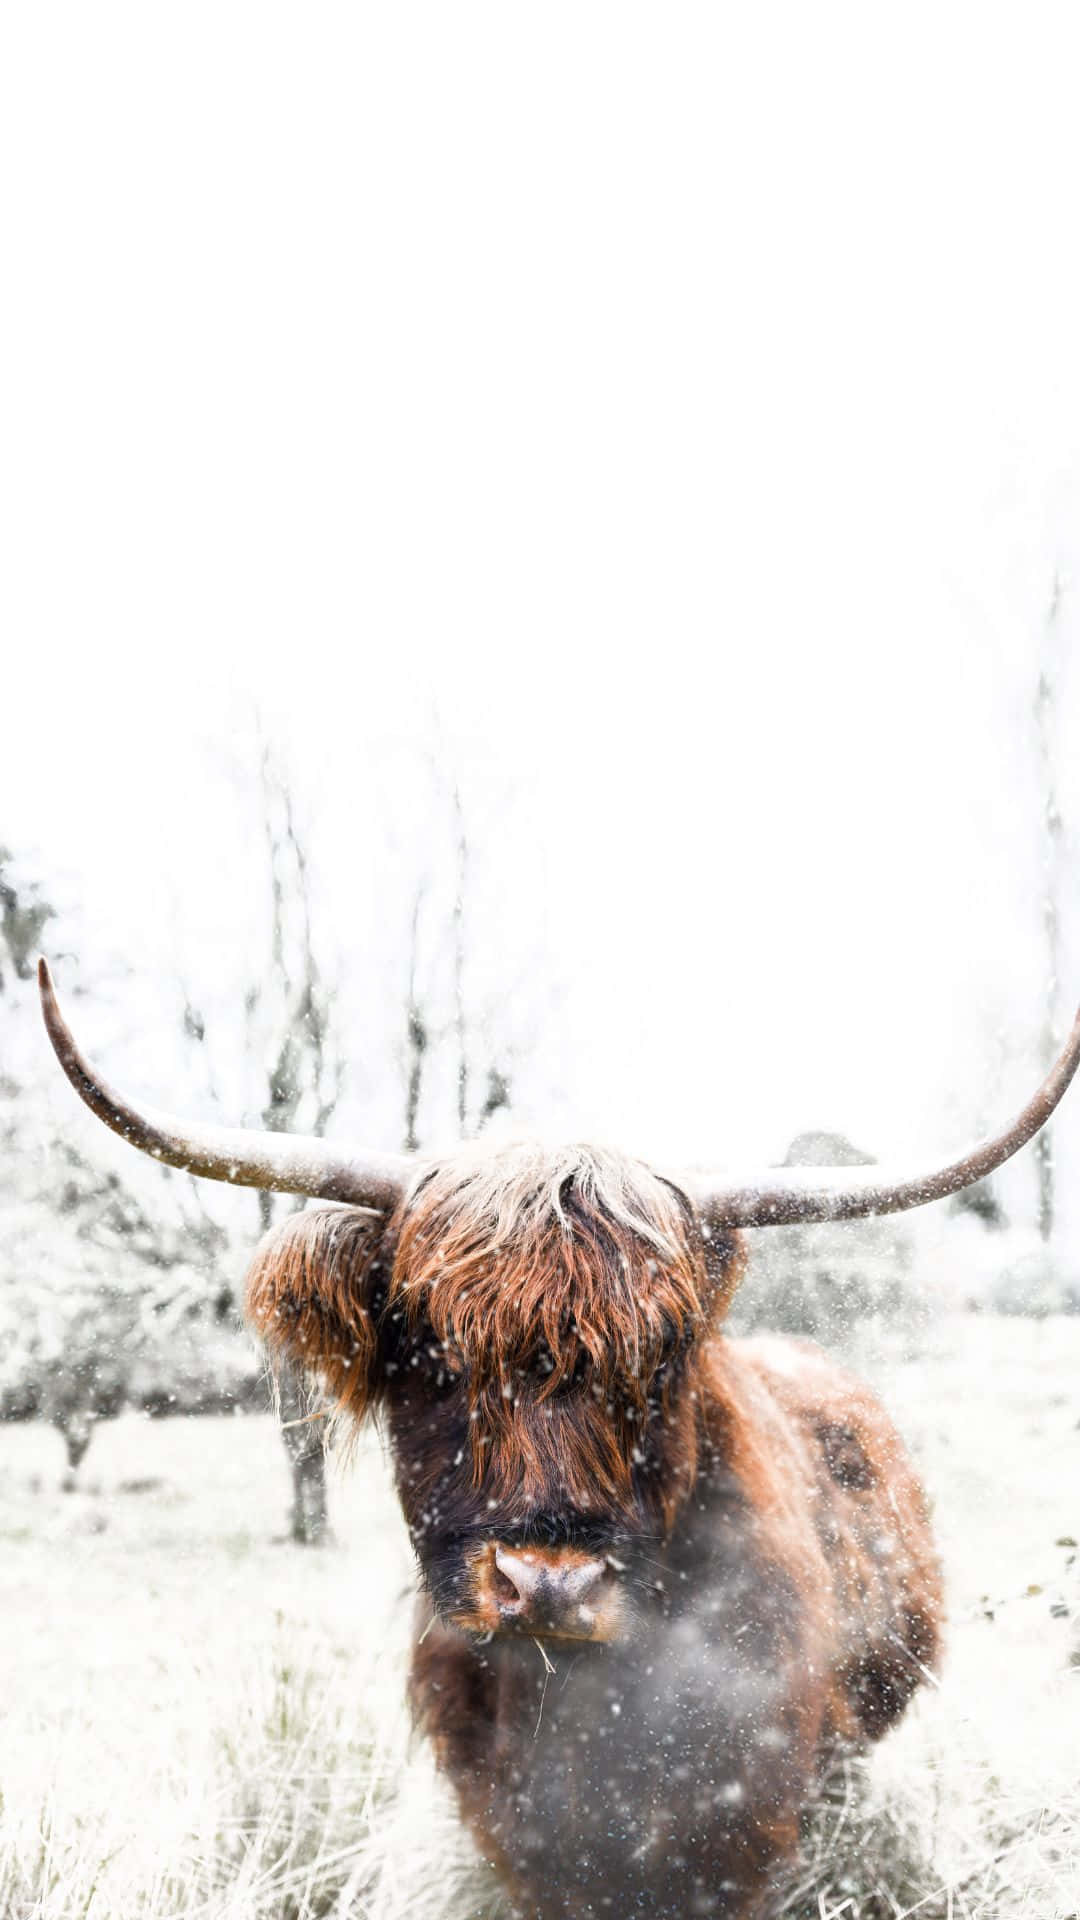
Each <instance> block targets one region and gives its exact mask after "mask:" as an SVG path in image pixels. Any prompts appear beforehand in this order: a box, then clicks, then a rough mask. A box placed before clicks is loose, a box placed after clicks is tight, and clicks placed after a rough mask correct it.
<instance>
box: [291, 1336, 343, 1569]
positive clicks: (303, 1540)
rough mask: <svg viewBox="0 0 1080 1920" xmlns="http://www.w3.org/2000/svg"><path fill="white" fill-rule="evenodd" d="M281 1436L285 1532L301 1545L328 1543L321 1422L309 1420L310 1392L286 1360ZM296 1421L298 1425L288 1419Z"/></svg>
mask: <svg viewBox="0 0 1080 1920" xmlns="http://www.w3.org/2000/svg"><path fill="white" fill-rule="evenodd" d="M278 1393H279V1396H280V1405H281V1424H282V1435H281V1437H282V1439H283V1441H284V1442H285V1452H286V1453H287V1454H288V1457H289V1466H290V1468H291V1469H292V1482H293V1498H292V1511H291V1513H290V1516H289V1536H290V1538H291V1539H293V1540H295V1541H296V1543H297V1545H298V1546H301V1547H325V1546H329V1544H330V1543H331V1541H332V1539H333V1535H332V1533H331V1531H330V1518H329V1513H328V1511H327V1501H326V1453H325V1451H324V1448H323V1422H322V1421H321V1420H309V1419H308V1418H307V1415H308V1414H310V1412H311V1399H312V1397H311V1393H310V1391H309V1389H308V1387H307V1384H306V1382H305V1380H304V1377H303V1375H302V1374H301V1373H300V1372H299V1371H298V1370H297V1368H295V1367H294V1366H292V1364H291V1363H290V1362H289V1361H288V1360H283V1361H281V1363H280V1365H279V1368H278ZM295 1421H299V1422H300V1424H299V1425H293V1424H291V1423H292V1422H295Z"/></svg>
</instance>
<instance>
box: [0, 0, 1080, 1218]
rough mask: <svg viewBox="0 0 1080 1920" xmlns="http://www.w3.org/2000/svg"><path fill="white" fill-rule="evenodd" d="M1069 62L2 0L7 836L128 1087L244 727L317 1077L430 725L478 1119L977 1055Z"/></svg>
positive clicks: (646, 1133)
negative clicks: (56, 895)
mask: <svg viewBox="0 0 1080 1920" xmlns="http://www.w3.org/2000/svg"><path fill="white" fill-rule="evenodd" d="M1078 52H1080V42H1078V27H1077V20H1076V16H1075V13H1074V12H1073V11H1072V10H1071V9H1069V8H1066V7H1056V8H1055V7H1045V8H1044V7H1038V6H1031V5H1025V6H1024V7H1020V6H1019V5H1017V6H1013V7H1002V8H979V9H975V8H950V7H948V6H945V7H941V6H936V7H934V8H933V9H929V8H926V9H920V8H908V9H905V10H903V12H902V13H899V14H890V13H883V12H880V11H878V10H876V9H867V8H865V7H860V8H856V7H850V8H838V7H831V6H816V7H813V8H795V7H771V6H763V7H758V8H754V9H749V8H739V9H735V8H715V7H708V8H704V7H696V6H686V7H679V8H674V9H672V8H663V9H660V8H643V7H639V6H635V5H620V6H619V7H618V8H617V9H616V8H614V7H608V6H584V7H581V6H576V5H575V6H573V7H571V6H565V5H559V4H556V5H551V6H546V7H544V8H542V9H525V8H518V7H513V6H510V7H508V6H506V5H505V4H504V5H499V6H495V5H463V6H455V7H440V8H430V9H429V8H418V7H414V6H410V5H407V4H406V5H402V4H395V5H393V6H373V7H367V8H361V9H354V8H343V7H340V8H339V7H333V6H326V7H320V8H317V9H312V8H303V9H301V8H297V7H293V8H288V7H279V6H269V7H263V8H259V9H255V8H252V7H245V6H238V5H229V4H225V5H222V4H220V0H218V3H217V4H215V5H213V6H200V5H189V6H185V7H183V8H179V9H176V8H158V7H145V6H140V7H113V6H108V5H102V6H95V7H93V8H76V7H63V6H60V7H40V6H39V7H27V8H21V9H11V10H9V11H8V12H7V14H6V15H5V18H4V22H3V28H2V45H0V177H2V179H3V182H4V186H3V211H2V232H0V247H2V255H3V260H4V262H5V282H6V289H7V291H6V294H5V298H4V301H3V305H2V309H0V344H2V365H3V370H4V371H3V400H2V419H0V487H2V498H0V529H2V532H0V538H2V541H3V547H4V558H3V566H2V583H0V595H2V629H0V632H2V642H0V644H2V646H3V653H4V659H3V667H2V678H0V709H2V717H0V822H2V831H3V835H4V837H5V839H6V840H8V841H9V842H10V843H12V844H13V845H15V846H17V847H18V848H19V849H20V850H22V851H24V852H27V853H28V854H32V855H34V856H35V857H36V858H38V859H39V860H40V863H41V865H40V871H41V872H42V873H43V874H44V875H46V876H47V877H48V876H56V875H60V876H62V886H63V888H66V890H67V891H66V897H67V898H70V900H71V901H72V902H73V903H77V904H78V906H79V908H80V910H81V913H82V916H83V919H82V928H83V934H82V950H81V953H80V964H83V963H85V965H86V966H87V968H88V969H89V970H91V971H92V969H93V965H94V962H95V959H96V960H97V962H98V963H100V964H102V965H104V964H105V962H106V961H107V960H109V959H110V958H112V957H115V956H118V955H119V956H122V958H123V960H124V962H125V963H126V965H127V967H128V968H129V969H130V970H131V979H132V983H133V985H132V992H133V994H134V995H135V996H136V1000H135V1002H134V1004H136V1005H137V1006H138V1007H139V1009H140V1026H139V1031H138V1032H136V1033H135V1034H132V1033H131V1032H130V1031H129V1030H124V1029H123V1023H122V1022H119V1021H118V1022H117V1023H116V1024H115V1028H114V1030H110V1029H107V1028H105V1027H102V1028H101V1029H100V1033H99V1034H98V1036H97V1037H98V1038H100V1040H101V1041H102V1043H103V1044H108V1045H110V1046H111V1047H112V1048H113V1051H112V1054H111V1059H112V1063H113V1064H115V1062H116V1057H117V1054H116V1049H119V1050H120V1051H121V1052H122V1053H123V1056H124V1059H125V1061H126V1063H127V1078H128V1080H129V1082H131V1083H132V1086H133V1090H134V1091H137V1092H142V1093H143V1094H145V1095H150V1096H152V1097H157V1098H158V1099H160V1100H163V1101H167V1100H168V1097H169V1095H170V1087H169V1086H168V1085H162V1084H161V1082H162V1078H163V1077H165V1078H170V1077H171V1074H170V1068H171V1053H170V1048H171V1046H172V1044H173V1043H172V1042H171V1041H167V1040H166V1039H165V1038H159V1037H158V1035H159V1032H161V1031H163V1023H164V1020H165V1012H164V1008H165V987H168V988H169V989H170V991H171V990H172V989H173V987H174V985H175V979H176V977H177V975H178V974H179V973H183V974H184V976H185V977H186V978H187V979H188V980H189V981H191V982H193V983H194V986H195V989H196V992H197V993H198V994H199V995H201V996H202V997H203V998H205V997H206V996H207V995H209V994H211V992H217V994H218V995H219V998H220V1000H221V1003H222V1005H223V1006H227V1005H228V1003H229V996H230V993H231V992H233V991H234V990H235V992H236V993H237V994H238V993H239V991H240V982H242V981H243V980H246V979H249V978H250V977H251V975H252V973H253V972H254V973H256V974H257V973H258V969H259V965H260V958H259V956H260V953H261V951H262V950H263V949H264V946H265V926H264V923H263V921H262V919H261V918H260V911H261V909H259V907H258V904H257V900H256V895H257V896H258V899H259V900H261V897H262V890H263V889H264V879H265V875H264V867H265V856H264V851H263V847H262V843H261V840H260V839H259V834H258V827H257V822H256V821H255V819H254V816H253V811H252V806H251V804H250V802H251V792H250V778H251V768H252V766H253V765H254V762H253V760H252V756H251V751H250V743H251V740H252V738H253V729H254V727H255V725H256V718H257V720H258V724H259V725H260V726H261V728H262V731H263V734H264V735H265V737H267V738H269V739H271V740H273V741H274V742H275V743H277V745H278V746H279V748H280V750H281V752H282V753H283V754H284V756H285V757H286V759H287V762H288V765H289V768H290V770H291V777H292V780H293V783H294V788H295V792H296V795H297V799H298V805H299V806H300V808H301V811H302V815H303V819H304V822H305V828H306V831H307V834H308V841H309V845H310V847H311V849H312V857H313V863H314V867H315V871H316V877H317V887H318V901H319V908H320V913H321V915H322V920H323V924H324V926H325V927H326V928H327V929H329V930H330V933H331V934H332V938H333V942H334V944H335V948H336V950H337V952H338V953H339V954H340V967H341V980H342V992H343V994H347V995H348V997H349V1005H350V1008H352V1009H354V1012H353V1013H352V1015H351V1018H352V1019H353V1021H354V1026H355V1057H356V1060H357V1063H358V1071H362V1068H363V1063H364V1061H365V1060H368V1059H373V1058H375V1057H376V1055H377V1053H378V1050H379V1049H380V1047H384V1046H385V1045H386V1044H387V1036H386V1034H385V1032H384V1030H383V1026H384V1021H385V1018H386V1017H388V1016H387V1014H386V1009H387V1007H388V1006H389V1005H390V1004H391V1000H392V995H391V992H390V989H389V987H388V985H387V981H386V979H385V978H384V977H380V978H377V979H376V978H375V977H374V973H373V969H374V965H375V963H374V961H373V958H372V956H373V955H375V954H376V953H379V954H382V953H384V952H385V951H386V930H387V923H388V920H389V919H390V918H392V917H393V915H395V914H396V915H398V916H399V917H400V912H401V906H402V900H403V898H404V891H403V888H404V880H403V877H402V876H403V875H404V874H405V873H406V871H408V872H409V873H411V872H412V870H413V865H412V864H410V863H415V859H416V857H417V853H416V850H417V848H418V847H419V848H420V850H421V855H422V852H423V841H424V824H423V810H422V808H420V807H419V805H418V803H417V800H416V792H415V786H416V783H415V765H416V761H417V756H418V755H420V756H422V755H425V754H430V753H434V754H435V756H436V758H437V759H438V762H439V764H440V765H441V766H443V767H444V768H446V769H447V770H448V773H449V776H450V777H456V778H457V779H458V780H459V781H460V783H461V787H462V792H463V797H464V801H465V804H466V807H467V810H468V813H469V819H470V827H471V833H472V836H473V840H474V844H475V847H476V849H477V876H478V878H477V884H476V891H475V894H474V896H473V897H472V899H471V905H470V911H471V914H472V924H471V929H470V934H471V944H470V966H471V968H472V970H473V973H472V980H471V982H470V987H471V990H472V991H474V993H475V994H476V995H477V997H478V999H479V998H483V997H484V996H488V997H490V996H491V995H492V994H498V992H500V991H502V992H504V993H505V994H513V995H514V996H515V998H516V999H519V1000H520V1001H521V1002H522V1003H524V1004H525V1006H526V1009H527V1008H528V1003H529V1002H530V1001H531V1002H532V1003H534V1006H535V1020H534V1025H535V1031H536V1034H537V1036H538V1040H539V1043H540V1044H538V1046H537V1047H535V1048H534V1049H533V1051H532V1054H531V1055H530V1057H529V1060H528V1064H527V1068H526V1069H524V1070H523V1075H522V1077H521V1079H520V1080H519V1083H518V1096H519V1099H518V1116H517V1117H518V1118H519V1119H522V1120H523V1121H525V1122H528V1123H530V1124H533V1123H535V1124H537V1125H544V1126H546V1127H552V1128H554V1129H555V1130H557V1131H559V1132H563V1133H567V1134H571V1135H582V1134H585V1135H589V1134H591V1135H594V1136H600V1137H603V1138H608V1139H611V1140H613V1141H616V1142H618V1143H620V1144H625V1145H627V1146H631V1147H636V1148H639V1149H641V1150H643V1151H646V1152H649V1153H653V1154H656V1155H665V1156H678V1157H691V1158H693V1159H696V1160H709V1159H716V1160H724V1159H727V1160H735V1161H744V1160H748V1159H749V1160H758V1159H770V1158H775V1157H777V1156H779V1155H781V1154H782V1153H783V1151H784V1149H785V1147H786V1145H787V1142H788V1140H789V1139H790V1137H791V1136H792V1134H794V1133H795V1132H797V1131H798V1130H800V1129H801V1128H804V1127H819V1126H820V1127H833V1128H842V1129H844V1130H846V1131H847V1132H849V1133H850V1134H852V1135H853V1136H854V1137H855V1138H856V1139H857V1140H858V1141H859V1142H860V1143H861V1144H864V1145H866V1146H867V1147H868V1148H869V1149H870V1150H872V1151H876V1152H878V1153H879V1154H890V1153H892V1154H897V1155H900V1154H906V1153H911V1152H915V1151H920V1150H922V1149H928V1150H933V1149H937V1148H939V1147H950V1146H954V1145H957V1144H959V1143H960V1141H962V1140H963V1138H964V1136H965V1135H966V1133H967V1132H968V1131H969V1130H971V1129H972V1128H978V1127H981V1126H982V1125H984V1124H986V1123H987V1122H988V1121H990V1120H992V1119H993V1118H994V1117H995V1116H998V1115H1001V1116H1004V1115H1005V1114H1007V1113H1008V1112H1009V1110H1010V1108H1011V1107H1012V1106H1013V1105H1015V1104H1017V1102H1018V1101H1019V1100H1020V1099H1021V1098H1023V1097H1026V1094H1027V1093H1028V1092H1029V1091H1030V1089H1031V1086H1032V1084H1033V1080H1034V1076H1035V1074H1036V1072H1037V1065H1038V1054H1037V1049H1038V1031H1039V1024H1040V1019H1041V1010H1042V994H1043V989H1044V983H1045V978H1046V961H1045V953H1044V948H1043V944H1042V939H1041V930H1040V920H1039V890H1040V861H1041V857H1042V839H1041V821H1040V804H1041V801H1040V787H1039V779H1038V767H1037V758H1036V750H1035V735H1034V728H1033V722H1032V705H1033V698H1034V692H1035V683H1036V678H1037V673H1038V665H1039V654H1040V646H1041V644H1042V641H1043V636H1044V629H1045V622H1046V616H1047V609H1048V606H1049V604H1050V600H1051V595H1052V592H1053V587H1054V581H1055V578H1058V579H1059V580H1060V582H1061V583H1062V585H1063V599H1062V609H1061V615H1060V623H1061V624H1060V633H1059V649H1060V656H1061V660H1062V683H1061V694H1060V699H1059V702H1058V708H1057V718H1056V728H1057V734H1058V739H1057V751H1058V764H1059V775H1060V779H1061V785H1062V798H1063V801H1064V804H1065V813H1066V827H1067V834H1068V838H1067V842H1066V847H1067V856H1068V857H1069V858H1071V856H1072V854H1073V853H1074V852H1075V849H1076V844H1077V843H1076V830H1077V828H1078V826H1080V755H1078V754H1077V751H1076V742H1077V739H1078V737H1080V729H1078V722H1080V685H1078V680H1077V667H1076V652H1077V648H1076V644H1075V642H1076V636H1077V634H1078V633H1080V598H1078V596H1080V513H1078V509H1080V391H1078V389H1080V281H1078V273H1077V265H1076V241H1075V235H1076V230H1077V210H1076V202H1077V183H1078V180H1080V133H1078V119H1077V114H1076V105H1075V76H1076V71H1077V65H1076V62H1077V55H1078ZM1074 907H1075V902H1074V901H1073V900H1072V898H1071V895H1070V899H1069V901H1068V902H1067V913H1066V926H1065V957H1066V966H1065V968H1064V972H1065V974H1066V979H1065V981H1064V983H1063V999H1062V1008H1061V1011H1062V1013H1063V1014H1064V1013H1065V1012H1067V1011H1068V1007H1067V1003H1068V1000H1069V999H1070V997H1072V998H1075V997H1080V939H1078V929H1077V924H1076V922H1077V920H1078V919H1080V913H1078V912H1076V911H1074ZM260 942H261V943H262V945H261V946H260ZM380 964H381V963H380ZM158 982H161V983H164V984H163V986H162V999H161V1009H160V1019H159V1013H158V1009H157V1008H156V1006H155V1002H154V993H155V992H156V990H157V989H156V986H150V985H149V984H148V983H158ZM234 983H235V988H234ZM139 996H141V998H140V997H139ZM397 1004H398V1014H397V1015H396V1016H395V1017H400V995H399V997H398V1003H397ZM170 1017H172V1018H174V1014H173V1015H171V1016H170ZM532 1017H533V1016H532V1015H531V1014H529V1015H528V1018H526V1025H528V1019H530V1018H532ZM121 1041H122V1042H123V1044H122V1046H121ZM42 1070H43V1072H44V1071H45V1069H44V1067H43V1069H42ZM351 1097H352V1098H353V1101H354V1105H355V1107H356V1111H357V1113H361V1112H362V1087H361V1089H360V1091H357V1089H355V1088H354V1089H352V1090H351ZM1077 1104H1080V1103H1077ZM387 1125H389V1123H387ZM1070 1129H1071V1130H1070ZM1070 1140H1071V1141H1072V1142H1073V1145H1072V1147H1071V1148H1069V1147H1068V1143H1069V1141H1070ZM1061 1141H1062V1146H1061V1151H1062V1153H1063V1154H1064V1153H1065V1152H1066V1150H1067V1149H1068V1151H1071V1152H1073V1153H1074V1154H1075V1153H1077V1152H1080V1121H1078V1122H1077V1123H1076V1124H1075V1125H1074V1124H1073V1123H1072V1122H1071V1121H1070V1120H1069V1119H1068V1118H1066V1119H1064V1120H1063V1122H1062V1127H1061ZM384 1144H387V1145H394V1144H397V1141H396V1138H394V1137H389V1138H387V1139H386V1140H385V1142H384ZM1024 1177H1027V1178H1030V1175H1027V1176H1024ZM1070 1189H1071V1191H1070ZM1078 1194H1080V1182H1077V1181H1075V1180H1070V1181H1068V1182H1065V1183H1063V1190H1062V1192H1061V1194H1060V1206H1061V1209H1062V1212H1063V1214H1065V1215H1067V1216H1068V1217H1069V1218H1070V1219H1072V1221H1073V1223H1074V1228H1075V1226H1077V1225H1080V1221H1077V1209H1078V1208H1080V1197H1074V1196H1076V1195H1078Z"/></svg>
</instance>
